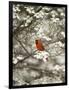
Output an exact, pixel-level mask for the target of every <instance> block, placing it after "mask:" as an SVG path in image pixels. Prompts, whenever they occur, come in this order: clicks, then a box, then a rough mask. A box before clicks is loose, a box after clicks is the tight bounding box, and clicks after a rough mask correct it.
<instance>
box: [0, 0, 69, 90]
mask: <svg viewBox="0 0 69 90" xmlns="http://www.w3.org/2000/svg"><path fill="white" fill-rule="evenodd" d="M8 1H9V0H0V90H5V89H6V90H7V89H8V75H9V74H8V72H9V71H8V70H9V69H8V67H9V58H8V57H9V56H8V55H9V52H8V51H9V42H8V41H9V38H8V37H9V33H8V32H9V20H8V19H9V2H8ZM14 1H25V2H26V1H30V2H42V3H56V4H67V5H68V8H69V0H14ZM68 21H69V20H68ZM68 34H69V31H68ZM68 65H69V62H68ZM68 67H69V66H68ZM68 80H69V79H68ZM68 84H69V83H68ZM68 87H69V85H67V86H54V87H40V88H24V89H25V90H32V89H33V90H42V89H43V90H46V89H48V90H51V89H53V90H58V89H59V90H61V89H62V90H65V89H66V90H68Z"/></svg>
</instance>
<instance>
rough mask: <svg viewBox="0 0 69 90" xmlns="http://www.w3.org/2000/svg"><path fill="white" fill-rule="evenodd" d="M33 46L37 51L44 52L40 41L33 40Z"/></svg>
mask: <svg viewBox="0 0 69 90" xmlns="http://www.w3.org/2000/svg"><path fill="white" fill-rule="evenodd" d="M35 44H36V48H37V50H39V51H44V50H45V48H44V46H43V43H42V41H41V39H38V40H35Z"/></svg>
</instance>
